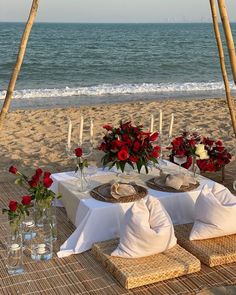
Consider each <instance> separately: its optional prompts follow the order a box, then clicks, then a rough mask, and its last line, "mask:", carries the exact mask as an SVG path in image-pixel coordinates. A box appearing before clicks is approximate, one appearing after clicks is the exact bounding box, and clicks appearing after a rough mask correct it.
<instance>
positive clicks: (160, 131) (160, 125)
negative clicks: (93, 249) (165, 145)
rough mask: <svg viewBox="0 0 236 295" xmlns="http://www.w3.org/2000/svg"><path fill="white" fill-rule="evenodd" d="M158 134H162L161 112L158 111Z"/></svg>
mask: <svg viewBox="0 0 236 295" xmlns="http://www.w3.org/2000/svg"><path fill="white" fill-rule="evenodd" d="M159 133H160V134H162V110H160V111H159Z"/></svg>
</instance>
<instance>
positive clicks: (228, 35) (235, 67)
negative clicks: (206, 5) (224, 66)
mask: <svg viewBox="0 0 236 295" xmlns="http://www.w3.org/2000/svg"><path fill="white" fill-rule="evenodd" d="M218 6H219V12H220V16H221V21H222V24H223V28H224V32H225V39H226V43H227V47H228V52H229V59H230V64H231V69H232V73H233V78H234V83H235V84H236V54H235V46H234V39H233V35H232V31H231V27H230V23H229V18H228V13H227V8H226V6H225V0H218Z"/></svg>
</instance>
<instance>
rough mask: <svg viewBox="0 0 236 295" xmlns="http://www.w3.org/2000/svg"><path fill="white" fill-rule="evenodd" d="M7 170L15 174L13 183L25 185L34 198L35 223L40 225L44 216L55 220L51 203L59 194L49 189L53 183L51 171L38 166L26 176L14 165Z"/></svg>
mask: <svg viewBox="0 0 236 295" xmlns="http://www.w3.org/2000/svg"><path fill="white" fill-rule="evenodd" d="M9 172H11V173H13V174H15V175H16V176H17V179H16V181H15V183H16V184H19V185H21V186H23V187H25V188H26V189H27V190H28V191H29V194H30V195H31V197H32V200H34V214H35V216H34V217H35V222H36V225H37V226H39V227H40V226H42V224H43V219H44V218H48V219H49V220H55V212H54V209H53V208H52V206H51V205H52V201H53V200H54V199H56V198H57V199H58V198H60V197H61V196H60V195H56V194H55V193H54V192H53V191H51V190H50V187H51V185H52V183H53V179H52V178H51V173H50V172H48V171H45V172H44V171H43V170H42V169H41V168H38V169H36V170H35V173H34V174H33V175H32V176H31V177H28V176H26V175H25V174H23V173H22V172H20V171H19V170H18V169H17V168H16V167H14V166H11V167H10V168H9ZM54 223H55V222H54Z"/></svg>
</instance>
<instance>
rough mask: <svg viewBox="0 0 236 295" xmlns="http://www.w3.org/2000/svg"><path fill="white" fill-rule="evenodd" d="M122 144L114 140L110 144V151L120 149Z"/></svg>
mask: <svg viewBox="0 0 236 295" xmlns="http://www.w3.org/2000/svg"><path fill="white" fill-rule="evenodd" d="M122 145H123V142H122V141H120V140H119V139H115V140H113V141H112V142H111V149H112V150H118V149H119V148H120V147H122Z"/></svg>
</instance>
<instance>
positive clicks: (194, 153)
mask: <svg viewBox="0 0 236 295" xmlns="http://www.w3.org/2000/svg"><path fill="white" fill-rule="evenodd" d="M170 149H171V154H170V161H172V162H174V156H175V155H178V156H180V157H184V156H185V157H186V162H185V163H183V164H182V166H183V167H184V168H186V169H189V168H190V167H192V168H193V170H194V172H195V170H196V166H197V167H198V168H199V170H200V171H201V172H216V171H220V170H222V181H224V167H225V165H227V164H228V163H230V160H231V157H232V156H231V154H230V153H229V152H228V150H227V149H226V148H225V147H224V145H223V142H222V141H221V140H219V139H218V140H214V139H210V138H208V137H205V136H202V135H200V134H199V133H198V132H189V131H183V132H182V134H181V135H180V136H177V137H176V138H174V139H173V140H172V142H171V147H170Z"/></svg>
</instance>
